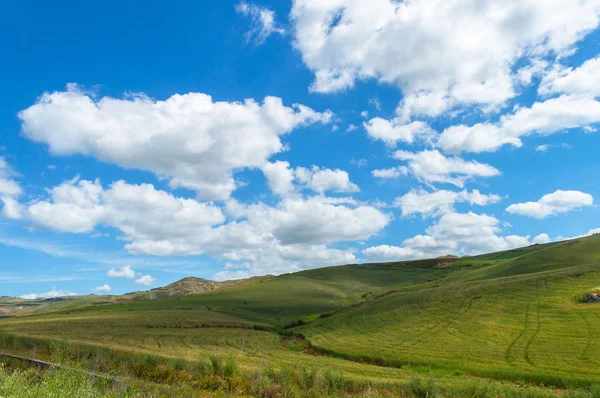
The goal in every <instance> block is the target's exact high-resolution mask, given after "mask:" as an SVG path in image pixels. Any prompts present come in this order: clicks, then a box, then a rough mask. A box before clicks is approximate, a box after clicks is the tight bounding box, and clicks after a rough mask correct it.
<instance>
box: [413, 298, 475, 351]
mask: <svg viewBox="0 0 600 398" xmlns="http://www.w3.org/2000/svg"><path fill="white" fill-rule="evenodd" d="M466 300H467V299H466V298H465V299H464V300H463V301H462V302H461V303H460V307H459V310H458V311H457V313H456V314H455V316H454V317H452V318H451V319H446V320H445V321H442V322H440V323H439V324H437V325H436V326H434V327H432V328H431V329H429V330H428V331H427V332H424V333H422V334H421V337H420V338H417V339H416V340H414V341H413V342H412V344H410V347H414V346H416V345H417V344H420V343H422V342H423V341H425V340H427V339H429V338H431V337H433V336H436V335H437V334H438V333H440V332H441V331H442V330H445V327H446V326H448V325H451V324H453V323H456V322H457V321H458V320H459V319H460V318H462V317H463V316H464V315H465V314H466V313H467V312H469V310H470V309H471V306H472V305H473V300H475V298H474V297H471V298H470V299H469V303H468V304H467V305H466V307H465V309H464V310H463V309H462V308H463V306H464V303H465V301H466Z"/></svg>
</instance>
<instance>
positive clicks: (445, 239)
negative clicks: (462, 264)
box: [362, 212, 530, 261]
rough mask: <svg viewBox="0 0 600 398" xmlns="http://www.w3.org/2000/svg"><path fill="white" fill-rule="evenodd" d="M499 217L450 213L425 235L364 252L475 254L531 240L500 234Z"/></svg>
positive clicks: (391, 256)
mask: <svg viewBox="0 0 600 398" xmlns="http://www.w3.org/2000/svg"><path fill="white" fill-rule="evenodd" d="M499 225H500V221H499V220H498V219H496V218H495V217H493V216H488V215H486V214H475V213H472V212H469V213H447V214H444V215H443V216H442V217H441V218H440V219H439V220H438V221H437V222H436V223H434V224H433V225H432V226H430V227H429V228H427V230H426V234H425V235H417V236H414V237H412V238H409V239H406V240H405V241H404V242H403V244H402V246H389V245H383V246H374V247H369V248H367V249H365V250H364V251H363V252H362V253H363V255H364V256H365V257H366V258H367V259H369V260H372V261H393V260H414V259H421V258H433V257H438V256H443V255H446V254H452V253H453V254H458V255H475V254H481V253H488V252H494V251H501V250H509V249H513V248H516V247H523V246H527V245H529V244H530V242H529V236H516V235H509V236H499V235H498V234H499V233H500V232H501V228H500V226H499Z"/></svg>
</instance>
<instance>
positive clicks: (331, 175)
mask: <svg viewBox="0 0 600 398" xmlns="http://www.w3.org/2000/svg"><path fill="white" fill-rule="evenodd" d="M296 179H297V180H298V181H299V182H300V183H301V184H303V185H304V186H305V187H306V188H308V189H311V190H313V191H315V192H317V193H320V194H323V193H324V192H327V191H330V192H338V193H341V192H358V191H360V189H359V188H358V185H356V184H354V183H352V182H351V181H350V177H349V176H348V173H347V172H345V171H343V170H340V169H335V170H331V169H322V168H319V167H317V166H313V167H312V168H311V169H306V168H304V167H298V168H297V169H296Z"/></svg>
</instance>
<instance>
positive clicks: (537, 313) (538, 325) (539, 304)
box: [523, 279, 548, 366]
mask: <svg viewBox="0 0 600 398" xmlns="http://www.w3.org/2000/svg"><path fill="white" fill-rule="evenodd" d="M537 290H538V302H537V306H536V311H535V316H536V326H535V330H534V332H533V334H532V335H531V337H530V338H529V340H527V344H525V349H524V350H523V356H524V357H525V360H526V361H527V363H528V364H530V365H531V366H535V364H534V363H533V361H532V360H531V357H530V356H529V349H530V348H531V344H533V342H534V340H535V338H536V337H537V335H538V334H539V333H540V330H541V317H540V311H541V307H542V298H541V297H540V293H541V292H540V281H539V280H538V284H537ZM544 293H546V294H547V293H548V281H547V280H546V279H544Z"/></svg>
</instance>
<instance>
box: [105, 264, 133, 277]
mask: <svg viewBox="0 0 600 398" xmlns="http://www.w3.org/2000/svg"><path fill="white" fill-rule="evenodd" d="M106 275H108V276H110V277H111V278H129V279H133V278H135V271H134V270H133V268H131V265H126V266H124V267H121V268H111V269H109V270H108V272H107V273H106Z"/></svg>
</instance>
